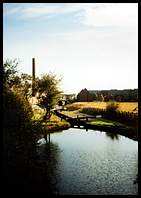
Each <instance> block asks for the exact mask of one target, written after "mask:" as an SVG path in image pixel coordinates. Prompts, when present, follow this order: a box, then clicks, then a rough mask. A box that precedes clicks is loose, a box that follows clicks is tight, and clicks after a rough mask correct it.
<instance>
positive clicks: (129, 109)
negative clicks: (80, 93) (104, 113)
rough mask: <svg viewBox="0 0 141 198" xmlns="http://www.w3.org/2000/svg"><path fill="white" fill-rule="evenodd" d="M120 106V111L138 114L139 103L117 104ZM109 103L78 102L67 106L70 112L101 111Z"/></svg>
mask: <svg viewBox="0 0 141 198" xmlns="http://www.w3.org/2000/svg"><path fill="white" fill-rule="evenodd" d="M116 103H117V104H118V109H117V110H119V111H126V112H134V113H137V112H138V103H137V102H116ZM107 104H108V102H76V103H73V104H70V105H67V107H68V110H69V109H73V108H74V109H75V110H76V109H82V108H87V107H91V108H99V109H105V108H106V106H107ZM135 108H137V109H136V110H134V109H135Z"/></svg>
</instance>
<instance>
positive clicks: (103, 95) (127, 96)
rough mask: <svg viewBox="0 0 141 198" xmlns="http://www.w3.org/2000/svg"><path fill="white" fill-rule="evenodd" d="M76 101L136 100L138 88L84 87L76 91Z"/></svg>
mask: <svg viewBox="0 0 141 198" xmlns="http://www.w3.org/2000/svg"><path fill="white" fill-rule="evenodd" d="M77 101H78V102H92V101H105V102H107V101H118V102H126V101H127V102H137V101H138V89H123V90H116V89H113V90H87V89H86V88H85V89H82V90H81V91H80V92H79V93H78V95H77Z"/></svg>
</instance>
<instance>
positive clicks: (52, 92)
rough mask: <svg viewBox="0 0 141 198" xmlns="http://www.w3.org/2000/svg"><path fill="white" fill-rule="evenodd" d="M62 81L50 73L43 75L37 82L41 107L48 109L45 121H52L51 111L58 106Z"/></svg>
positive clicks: (36, 86) (36, 87)
mask: <svg viewBox="0 0 141 198" xmlns="http://www.w3.org/2000/svg"><path fill="white" fill-rule="evenodd" d="M60 81H61V79H57V77H56V75H54V74H52V73H50V74H45V75H43V76H42V77H41V78H40V79H37V80H36V83H35V89H36V92H38V94H39V97H38V98H39V105H40V106H42V107H44V108H45V109H46V114H45V116H44V120H45V119H50V117H51V110H52V109H53V108H54V106H55V105H56V104H57V102H58V99H59V97H60V94H61V91H60V90H59V83H60Z"/></svg>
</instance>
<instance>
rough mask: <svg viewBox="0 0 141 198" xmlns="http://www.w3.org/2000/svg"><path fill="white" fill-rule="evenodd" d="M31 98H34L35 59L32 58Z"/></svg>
mask: <svg viewBox="0 0 141 198" xmlns="http://www.w3.org/2000/svg"><path fill="white" fill-rule="evenodd" d="M32 96H35V58H32Z"/></svg>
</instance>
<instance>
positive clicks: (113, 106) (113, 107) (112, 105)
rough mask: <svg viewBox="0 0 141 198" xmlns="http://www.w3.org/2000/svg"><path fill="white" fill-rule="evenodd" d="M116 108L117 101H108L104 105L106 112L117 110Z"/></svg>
mask: <svg viewBox="0 0 141 198" xmlns="http://www.w3.org/2000/svg"><path fill="white" fill-rule="evenodd" d="M117 109H118V104H117V103H115V102H110V103H108V104H107V106H106V111H107V112H109V113H110V112H111V113H112V112H116V111H117Z"/></svg>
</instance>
